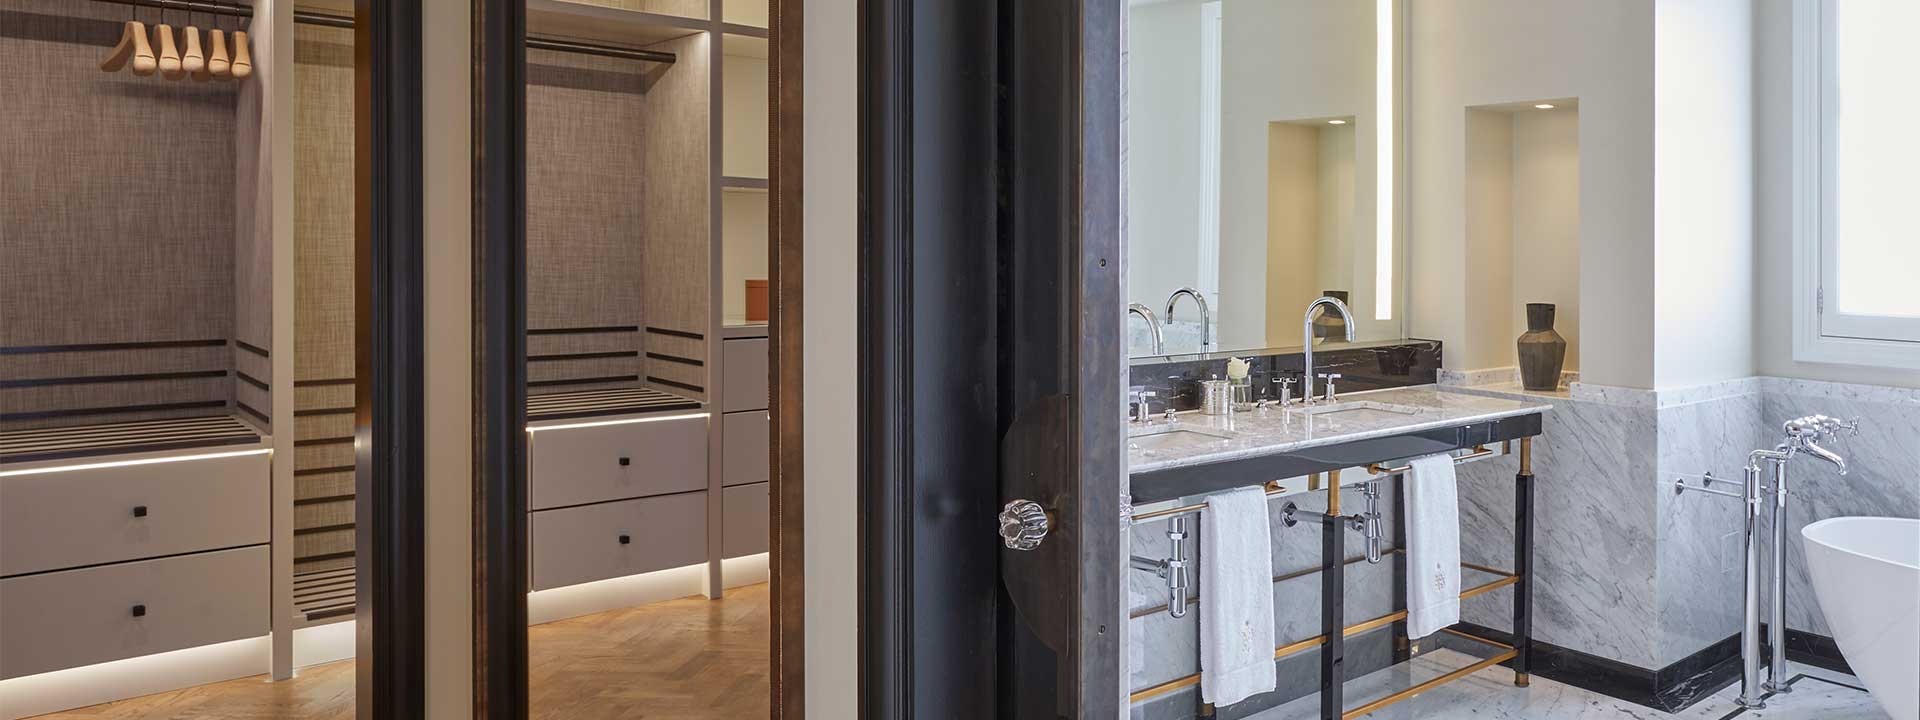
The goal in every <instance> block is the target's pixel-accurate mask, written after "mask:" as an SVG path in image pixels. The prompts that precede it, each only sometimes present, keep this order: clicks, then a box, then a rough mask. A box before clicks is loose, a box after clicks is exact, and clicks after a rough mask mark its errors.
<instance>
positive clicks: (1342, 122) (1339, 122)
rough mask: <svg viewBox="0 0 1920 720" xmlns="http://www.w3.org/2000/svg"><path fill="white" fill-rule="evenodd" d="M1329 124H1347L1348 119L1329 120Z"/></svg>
mask: <svg viewBox="0 0 1920 720" xmlns="http://www.w3.org/2000/svg"><path fill="white" fill-rule="evenodd" d="M1327 124H1328V125H1345V124H1347V121H1345V120H1328V121H1327Z"/></svg>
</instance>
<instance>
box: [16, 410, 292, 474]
mask: <svg viewBox="0 0 1920 720" xmlns="http://www.w3.org/2000/svg"><path fill="white" fill-rule="evenodd" d="M260 439H261V437H260V431H258V430H256V429H254V427H253V426H252V425H248V424H246V423H244V422H241V421H240V420H239V419H237V418H234V417H233V416H231V415H216V416H211V417H192V418H175V419H168V420H142V421H138V422H124V423H111V424H106V425H75V426H72V427H61V428H39V429H31V430H8V431H5V432H0V461H5V462H9V463H16V462H36V461H41V460H64V459H69V458H80V457H92V456H96V455H115V454H121V453H137V452H156V451H162V450H185V449H191V448H204V447H224V446H228V445H253V444H257V443H259V442H260Z"/></svg>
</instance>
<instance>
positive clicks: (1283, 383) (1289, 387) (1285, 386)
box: [1273, 377, 1300, 407]
mask: <svg viewBox="0 0 1920 720" xmlns="http://www.w3.org/2000/svg"><path fill="white" fill-rule="evenodd" d="M1297 382H1300V381H1299V380H1297V379H1295V378H1291V377H1277V378H1274V379H1273V384H1275V385H1279V386H1280V407H1288V406H1290V405H1292V404H1293V384H1294V383H1297Z"/></svg>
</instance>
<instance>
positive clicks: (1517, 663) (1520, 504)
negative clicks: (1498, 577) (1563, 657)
mask: <svg viewBox="0 0 1920 720" xmlns="http://www.w3.org/2000/svg"><path fill="white" fill-rule="evenodd" d="M1513 572H1514V574H1515V575H1517V576H1519V582H1516V583H1514V585H1513V649H1514V653H1515V654H1514V657H1513V684H1514V685H1518V686H1520V687H1526V686H1527V685H1528V684H1529V683H1530V682H1531V679H1532V671H1533V438H1523V439H1522V440H1521V441H1520V474H1519V475H1516V476H1514V478H1513Z"/></svg>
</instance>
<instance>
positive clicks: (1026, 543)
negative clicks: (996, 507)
mask: <svg viewBox="0 0 1920 720" xmlns="http://www.w3.org/2000/svg"><path fill="white" fill-rule="evenodd" d="M1052 525H1053V519H1052V518H1051V517H1048V513H1047V509H1046V508H1043V507H1040V503H1037V502H1034V501H1032V500H1014V501H1011V502H1008V503H1007V505H1006V507H1003V508H1000V541H1001V542H1002V543H1005V544H1006V546H1007V548H1008V549H1010V550H1022V551H1025V550H1032V549H1034V548H1037V547H1040V543H1041V541H1043V540H1046V539H1047V531H1048V530H1049V529H1051V528H1052Z"/></svg>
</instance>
